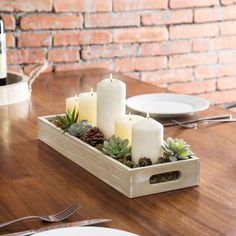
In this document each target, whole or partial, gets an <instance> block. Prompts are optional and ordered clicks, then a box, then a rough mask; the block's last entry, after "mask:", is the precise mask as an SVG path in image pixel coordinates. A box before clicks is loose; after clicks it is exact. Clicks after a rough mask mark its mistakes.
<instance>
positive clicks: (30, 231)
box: [5, 219, 111, 236]
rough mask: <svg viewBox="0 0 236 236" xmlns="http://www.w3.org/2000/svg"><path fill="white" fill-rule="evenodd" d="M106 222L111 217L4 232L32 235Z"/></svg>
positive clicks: (22, 235) (9, 235)
mask: <svg viewBox="0 0 236 236" xmlns="http://www.w3.org/2000/svg"><path fill="white" fill-rule="evenodd" d="M107 222H111V219H91V220H82V221H77V222H73V223H66V224H60V225H56V226H49V227H44V228H42V229H38V230H27V231H21V232H17V233H12V234H5V236H28V235H32V234H36V233H40V232H43V231H48V230H52V229H61V228H69V227H79V226H89V225H96V224H101V223H107Z"/></svg>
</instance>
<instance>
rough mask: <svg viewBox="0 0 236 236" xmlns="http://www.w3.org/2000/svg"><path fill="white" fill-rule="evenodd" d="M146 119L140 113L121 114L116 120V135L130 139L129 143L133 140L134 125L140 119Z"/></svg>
mask: <svg viewBox="0 0 236 236" xmlns="http://www.w3.org/2000/svg"><path fill="white" fill-rule="evenodd" d="M142 119H144V118H143V117H142V116H138V115H131V114H130V113H129V114H128V115H124V116H120V117H118V118H116V120H115V136H116V137H120V138H121V139H128V140H129V145H131V142H132V127H133V125H134V124H135V123H137V122H138V121H140V120H142Z"/></svg>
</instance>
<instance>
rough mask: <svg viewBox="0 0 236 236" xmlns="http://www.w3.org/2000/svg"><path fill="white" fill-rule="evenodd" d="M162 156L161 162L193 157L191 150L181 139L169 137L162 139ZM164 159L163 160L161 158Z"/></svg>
mask: <svg viewBox="0 0 236 236" xmlns="http://www.w3.org/2000/svg"><path fill="white" fill-rule="evenodd" d="M162 148H163V157H162V158H161V159H162V162H168V161H178V160H186V159H189V158H192V157H193V155H194V154H193V152H192V151H191V150H190V145H188V144H187V143H186V142H185V141H184V140H183V139H178V138H175V139H173V138H171V137H169V138H168V139H167V140H166V141H164V143H163V145H162ZM164 159H165V160H166V161H163V160H164Z"/></svg>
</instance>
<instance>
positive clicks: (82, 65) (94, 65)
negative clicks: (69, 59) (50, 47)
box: [55, 61, 111, 72]
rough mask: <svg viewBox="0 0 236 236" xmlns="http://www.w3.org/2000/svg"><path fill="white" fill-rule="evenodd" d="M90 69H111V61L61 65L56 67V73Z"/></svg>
mask: <svg viewBox="0 0 236 236" xmlns="http://www.w3.org/2000/svg"><path fill="white" fill-rule="evenodd" d="M89 68H104V69H111V65H110V62H109V61H98V62H86V63H72V64H60V65H56V66H55V71H56V72H57V71H71V70H83V69H89Z"/></svg>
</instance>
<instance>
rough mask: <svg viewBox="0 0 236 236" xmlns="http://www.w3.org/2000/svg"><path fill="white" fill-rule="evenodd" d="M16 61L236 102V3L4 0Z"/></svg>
mask: <svg viewBox="0 0 236 236" xmlns="http://www.w3.org/2000/svg"><path fill="white" fill-rule="evenodd" d="M0 13H1V15H2V16H3V17H4V19H5V22H6V27H7V44H8V47H9V50H8V63H9V65H10V67H11V68H12V69H16V70H18V69H19V68H24V70H25V71H26V72H27V71H29V68H30V67H31V66H32V64H34V63H38V62H43V60H44V59H45V58H46V59H47V60H48V61H49V62H50V68H49V70H55V71H64V70H71V69H72V70H74V69H80V68H89V67H100V68H108V69H110V70H114V71H119V72H123V73H125V74H128V75H131V76H133V77H135V78H139V79H142V80H145V81H148V82H150V83H154V84H157V85H161V86H168V88H169V89H170V90H171V91H174V92H180V93H187V94H198V95H199V96H202V97H205V98H207V99H209V100H210V101H211V102H212V103H216V104H222V103H229V102H232V101H236V0H0Z"/></svg>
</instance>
